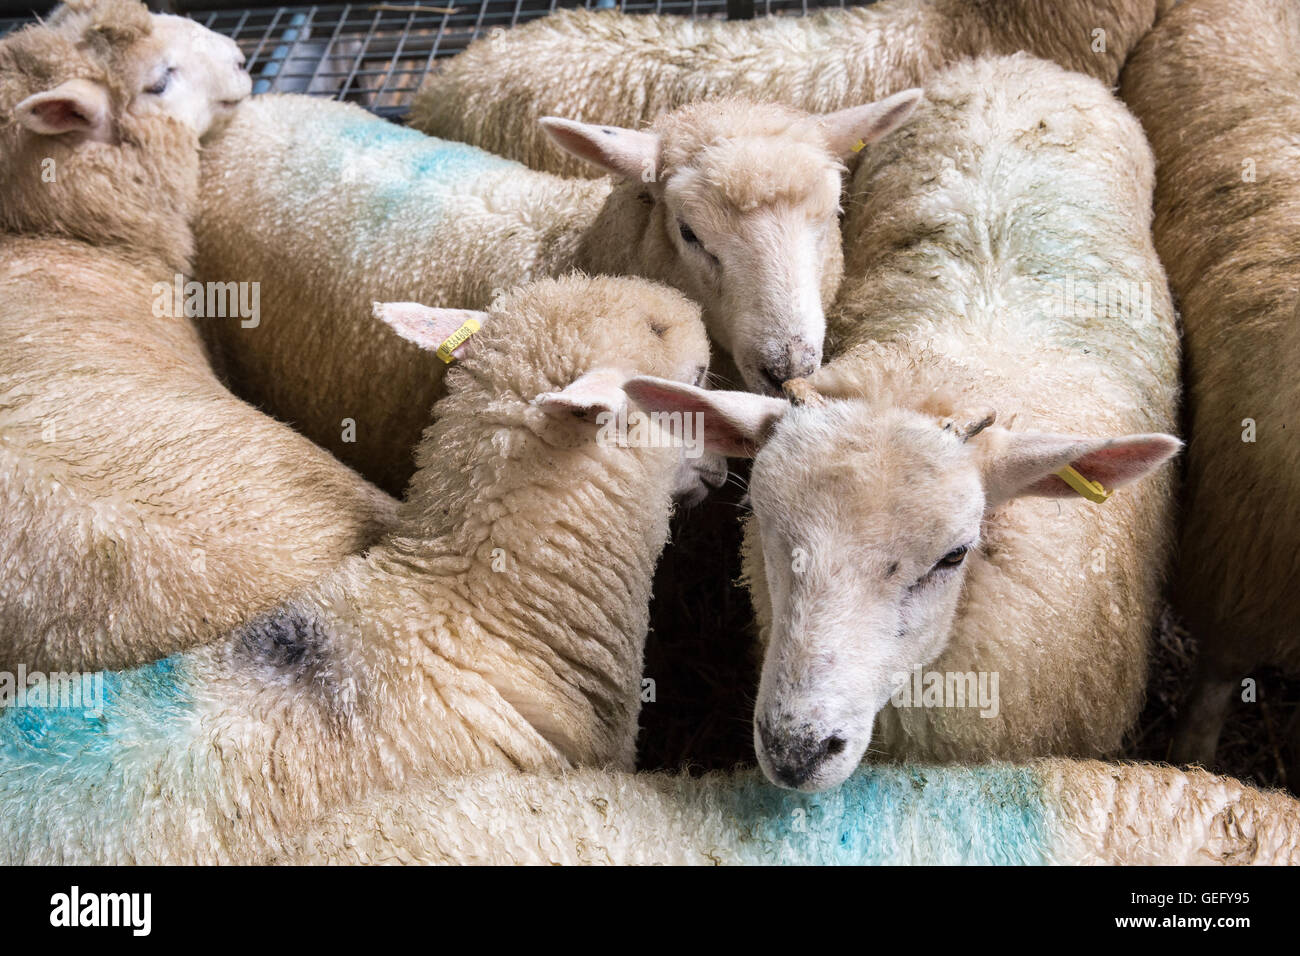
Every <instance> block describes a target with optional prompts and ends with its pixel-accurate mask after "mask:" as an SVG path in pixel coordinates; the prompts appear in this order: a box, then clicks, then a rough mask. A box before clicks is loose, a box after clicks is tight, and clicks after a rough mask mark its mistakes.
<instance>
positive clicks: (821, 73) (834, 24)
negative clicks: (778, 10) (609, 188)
mask: <svg viewBox="0 0 1300 956" xmlns="http://www.w3.org/2000/svg"><path fill="white" fill-rule="evenodd" d="M1165 3H1167V0H1159V2H1158V0H1124V2H1119V3H1117V2H1115V0H998V2H996V3H986V2H972V0H883V2H881V3H874V4H872V5H871V6H869V7H866V8H864V9H850V10H826V11H821V12H818V13H816V14H814V15H811V16H805V17H764V18H761V19H758V20H750V21H745V22H724V21H718V20H699V21H692V20H687V19H683V18H682V17H677V16H649V15H640V14H638V15H626V14H622V13H615V12H613V11H602V12H592V11H589V10H582V9H577V10H563V11H558V12H556V13H553V14H551V15H550V16H548V17H545V18H543V19H540V20H536V21H534V22H532V23H529V24H527V25H525V26H522V27H519V28H517V29H512V30H493V31H491V32H490V33H489V34H488V35H487V36H486V37H485V38H483V39H480V40H478V41H476V42H475V43H473V44H471V45H470V46H469V48H468V49H467V50H465V51H464V52H462V53H460V54H458V55H457V56H455V57H453V58H451V59H449V60H447V61H445V62H443V63H442V64H440V68H439V69H438V70H437V71H435V72H433V73H431V74H430V75H429V77H428V78H427V80H426V81H425V83H424V85H423V87H422V89H421V91H420V92H419V93H418V94H416V97H415V98H414V100H413V101H412V104H411V115H410V123H411V125H412V126H414V127H415V128H416V129H420V130H423V131H424V132H426V133H429V134H431V135H434V136H441V137H443V138H444V139H450V140H459V141H461V142H465V143H470V144H471V145H474V146H479V147H482V148H483V149H486V150H489V151H491V152H493V153H497V154H499V155H502V156H506V157H509V158H510V159H517V160H519V161H520V162H522V163H525V164H527V165H528V166H530V167H532V168H533V169H539V170H545V171H546V172H552V173H560V174H562V175H565V176H590V175H592V171H591V169H590V167H587V166H584V165H583V164H582V163H580V162H578V161H577V160H575V158H574V157H572V156H567V155H565V154H563V153H562V152H560V151H559V150H556V149H555V147H554V144H552V143H550V142H548V140H547V138H546V137H545V136H543V135H542V133H541V131H540V130H539V129H538V128H537V120H538V119H539V118H541V117H543V116H547V115H561V116H573V117H575V118H577V119H590V120H598V121H601V122H605V123H616V124H618V125H620V126H630V127H639V126H641V125H643V124H645V123H648V122H650V121H651V120H653V119H655V118H656V117H658V116H659V115H660V114H662V113H664V112H667V111H669V110H672V109H676V108H677V107H679V106H683V105H685V104H687V103H691V102H695V101H698V100H704V99H710V98H713V97H717V96H744V97H749V98H752V99H756V100H762V101H769V102H774V103H784V104H785V105H787V106H793V107H797V108H799V109H802V110H807V111H809V112H813V113H824V112H829V111H831V110H837V109H842V108H844V107H846V106H851V105H853V104H855V103H863V102H866V101H868V100H875V99H879V98H880V97H882V96H885V95H886V94H889V93H892V92H894V91H896V90H900V89H903V88H904V87H909V86H921V85H924V84H925V82H926V81H927V80H928V79H929V77H930V76H932V75H933V74H934V73H936V72H938V71H939V70H941V69H942V68H944V67H945V66H947V65H949V64H952V63H956V62H957V61H959V60H961V59H964V58H966V57H972V56H978V55H980V54H994V53H1013V52H1015V51H1017V50H1025V51H1028V52H1030V53H1034V54H1036V55H1038V56H1041V57H1044V58H1046V59H1050V60H1054V61H1055V62H1057V63H1059V64H1061V65H1062V66H1064V67H1067V68H1069V69H1073V70H1078V71H1080V72H1083V73H1087V74H1089V75H1090V76H1095V77H1097V78H1098V79H1100V80H1101V81H1102V82H1104V83H1106V84H1108V85H1114V83H1115V81H1116V78H1117V77H1118V75H1119V71H1120V67H1121V66H1122V65H1123V63H1124V59H1125V57H1127V55H1128V52H1129V50H1130V49H1131V48H1132V47H1133V46H1134V44H1136V43H1137V41H1138V40H1140V39H1141V38H1142V36H1143V34H1145V33H1146V32H1147V30H1149V29H1150V28H1151V24H1152V22H1153V20H1154V19H1155V16H1156V9H1157V6H1159V5H1164V4H1165Z"/></svg>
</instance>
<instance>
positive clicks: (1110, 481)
mask: <svg viewBox="0 0 1300 956" xmlns="http://www.w3.org/2000/svg"><path fill="white" fill-rule="evenodd" d="M1178 447H1179V443H1178V442H1177V441H1176V440H1175V439H1173V438H1170V437H1169V436H1168V435H1140V436H1136V437H1134V438H1121V439H1119V440H1117V441H1116V442H1114V443H1113V444H1110V445H1107V446H1106V447H1105V448H1099V449H1097V450H1096V451H1090V452H1088V453H1087V454H1085V455H1080V456H1079V457H1078V458H1076V459H1075V460H1074V461H1073V462H1072V463H1071V464H1072V466H1073V467H1074V470H1075V471H1077V472H1078V473H1079V474H1081V475H1083V477H1084V478H1087V479H1088V480H1089V481H1097V482H1100V483H1101V484H1102V485H1103V486H1104V487H1105V488H1107V489H1111V488H1118V487H1120V486H1121V485H1127V484H1129V483H1131V482H1134V481H1137V480H1138V479H1139V478H1141V477H1142V476H1143V475H1145V474H1147V473H1148V472H1150V471H1152V470H1153V469H1155V468H1156V467H1157V466H1159V465H1160V463H1161V462H1163V461H1165V460H1166V459H1167V458H1169V457H1170V456H1171V455H1173V454H1174V453H1175V452H1177V451H1178ZM1031 493H1033V494H1046V495H1052V496H1054V497H1055V496H1066V495H1073V494H1074V493H1075V492H1074V489H1072V488H1071V487H1070V486H1069V485H1067V484H1066V483H1065V482H1064V481H1063V480H1062V479H1061V478H1058V477H1057V476H1056V475H1049V476H1048V477H1046V478H1044V479H1042V480H1041V481H1039V482H1037V483H1036V484H1035V485H1034V487H1033V488H1032V489H1031Z"/></svg>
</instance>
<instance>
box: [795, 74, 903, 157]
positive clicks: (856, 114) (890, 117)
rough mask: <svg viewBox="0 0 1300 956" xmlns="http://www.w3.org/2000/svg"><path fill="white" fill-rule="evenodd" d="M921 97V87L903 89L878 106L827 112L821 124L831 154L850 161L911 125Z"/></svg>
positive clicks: (880, 102)
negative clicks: (856, 155)
mask: <svg viewBox="0 0 1300 956" xmlns="http://www.w3.org/2000/svg"><path fill="white" fill-rule="evenodd" d="M921 97H922V90H920V89H919V88H915V89H910V90H903V92H901V93H895V94H894V95H893V96H887V97H885V98H884V99H883V100H877V101H876V102H874V103H867V104H864V105H863V106H851V107H849V108H848V109H845V110H838V111H836V112H834V113H823V114H822V115H821V116H820V117H818V121H819V122H820V123H821V127H822V130H823V131H824V132H825V133H826V138H827V139H828V140H829V141H830V147H831V151H832V152H833V153H835V155H836V156H838V157H839V158H840V159H844V160H847V159H849V158H851V157H852V156H853V155H854V154H855V153H857V152H858V151H859V150H861V149H862V147H864V146H866V145H867V144H868V143H874V142H875V141H876V140H878V139H881V138H883V137H885V136H888V135H889V134H890V133H892V132H893V131H894V130H896V129H898V127H900V126H902V125H903V124H904V123H905V122H907V119H908V117H910V116H911V115H912V112H913V111H914V110H915V109H916V107H917V106H918V105H919V104H920V102H921Z"/></svg>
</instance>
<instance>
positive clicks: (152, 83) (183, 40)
mask: <svg viewBox="0 0 1300 956" xmlns="http://www.w3.org/2000/svg"><path fill="white" fill-rule="evenodd" d="M136 47H137V48H136V49H135V50H133V51H132V53H133V55H132V57H131V59H130V65H129V67H128V75H127V77H126V78H125V80H126V82H127V83H128V84H130V85H129V86H128V89H132V90H134V91H136V95H135V98H134V99H133V100H132V101H131V105H130V107H129V110H130V112H132V113H133V114H135V115H138V116H149V115H157V114H164V115H168V116H171V117H174V118H175V119H177V120H180V121H181V122H182V123H184V124H186V125H187V126H189V127H190V128H191V129H193V130H194V132H196V133H197V134H198V135H199V136H200V137H204V136H207V135H209V134H210V133H212V132H215V131H216V130H218V129H219V128H220V127H221V126H222V125H224V124H225V122H226V120H227V119H228V118H229V116H230V114H231V113H232V112H233V110H234V108H235V107H236V106H237V105H238V104H239V102H240V100H243V99H244V98H245V97H247V96H248V95H249V93H250V92H252V80H251V79H250V78H249V76H248V73H247V72H245V70H244V54H243V53H242V52H241V51H240V49H239V47H238V46H237V45H236V44H235V42H234V41H233V40H231V39H229V38H228V37H224V36H221V35H220V34H217V33H213V32H212V31H211V30H208V29H206V28H204V27H202V26H200V25H199V24H197V23H195V22H194V21H193V20H189V19H187V18H185V17H177V16H172V15H170V14H155V15H154V16H153V31H152V33H150V35H149V36H147V37H145V38H144V39H143V40H141V41H140V42H139V43H138V44H137V45H136Z"/></svg>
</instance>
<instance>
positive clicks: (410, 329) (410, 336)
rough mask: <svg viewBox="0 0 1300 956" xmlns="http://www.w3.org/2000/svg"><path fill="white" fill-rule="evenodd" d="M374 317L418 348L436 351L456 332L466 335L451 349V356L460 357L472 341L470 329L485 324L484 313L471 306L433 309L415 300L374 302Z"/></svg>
mask: <svg viewBox="0 0 1300 956" xmlns="http://www.w3.org/2000/svg"><path fill="white" fill-rule="evenodd" d="M374 310H375V318H377V319H379V320H380V321H381V322H384V323H386V324H387V325H388V326H389V328H391V329H392V330H393V331H394V332H396V333H397V334H398V335H400V336H401V337H402V338H404V339H406V341H408V342H414V343H415V344H416V345H418V346H420V348H422V349H427V350H428V351H430V352H436V351H438V349H439V347H441V346H442V344H443V343H444V342H446V341H447V340H448V339H450V338H451V337H452V336H453V335H456V334H457V333H458V332H463V331H468V332H469V333H470V334H469V335H468V336H467V337H466V338H465V339H464V340H463V341H461V342H460V343H458V344H457V345H455V346H454V347H453V348H452V349H451V355H452V357H454V358H464V357H465V351H466V349H468V348H470V347H471V344H472V343H473V341H474V336H473V332H474V331H477V329H476V328H475V327H474V326H473V325H471V324H470V323H477V327H478V328H482V327H483V326H485V325H487V322H488V314H487V313H486V312H476V311H474V310H473V309H434V308H430V307H429V306H427V305H420V304H419V303H418V302H376V303H375V304H374Z"/></svg>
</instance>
